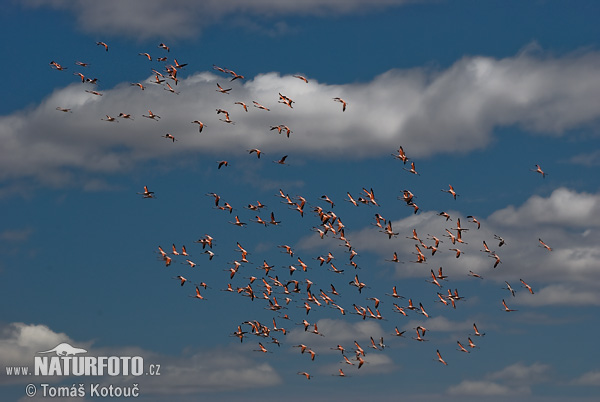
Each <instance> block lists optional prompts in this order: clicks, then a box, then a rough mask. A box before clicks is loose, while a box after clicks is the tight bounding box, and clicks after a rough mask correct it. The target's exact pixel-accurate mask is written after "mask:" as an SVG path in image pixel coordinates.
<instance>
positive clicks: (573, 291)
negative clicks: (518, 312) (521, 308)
mask: <svg viewBox="0 0 600 402" xmlns="http://www.w3.org/2000/svg"><path fill="white" fill-rule="evenodd" d="M534 292H535V294H534V295H533V296H535V297H532V296H531V295H530V294H529V292H528V291H527V290H523V291H522V292H519V293H517V302H518V303H519V304H522V305H526V306H599V305H600V294H599V293H598V289H597V288H596V287H595V286H592V287H588V286H586V285H585V284H580V285H579V286H577V287H576V286H574V285H565V284H553V285H548V286H545V287H543V288H541V289H539V290H538V289H534Z"/></svg>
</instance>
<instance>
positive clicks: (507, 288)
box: [502, 281, 515, 297]
mask: <svg viewBox="0 0 600 402" xmlns="http://www.w3.org/2000/svg"><path fill="white" fill-rule="evenodd" d="M504 283H506V287H505V288H502V289H506V290H508V291H509V292H510V293H511V294H512V295H513V297H515V290H514V289H513V288H512V287H511V286H510V283H508V282H506V281H504Z"/></svg>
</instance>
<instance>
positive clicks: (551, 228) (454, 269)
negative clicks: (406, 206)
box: [299, 188, 600, 308]
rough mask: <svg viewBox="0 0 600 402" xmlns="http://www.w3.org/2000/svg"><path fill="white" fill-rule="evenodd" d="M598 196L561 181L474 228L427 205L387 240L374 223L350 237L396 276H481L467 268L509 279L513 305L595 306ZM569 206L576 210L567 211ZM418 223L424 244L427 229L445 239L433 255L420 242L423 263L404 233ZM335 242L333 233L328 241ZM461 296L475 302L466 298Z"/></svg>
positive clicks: (316, 243) (304, 244)
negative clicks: (455, 238)
mask: <svg viewBox="0 0 600 402" xmlns="http://www.w3.org/2000/svg"><path fill="white" fill-rule="evenodd" d="M598 200H600V195H599V194H597V193H596V194H589V193H584V192H577V191H574V190H570V189H567V188H559V189H557V190H555V191H554V192H553V193H552V194H550V195H549V196H548V197H541V196H537V195H534V196H532V197H531V198H530V199H528V200H527V201H525V202H524V203H523V205H521V206H517V207H515V206H510V207H506V208H502V209H500V210H498V211H496V212H493V213H492V214H491V215H490V216H489V217H488V218H484V217H479V218H478V220H479V221H480V222H481V229H476V226H475V225H474V224H473V223H471V222H469V220H468V219H467V218H466V217H465V216H464V215H463V214H462V213H460V212H457V211H453V210H448V211H447V212H448V213H449V214H450V215H451V217H452V219H453V221H446V220H445V219H444V218H443V217H440V216H438V213H437V212H433V211H423V212H420V213H419V214H418V215H411V216H409V217H407V218H403V219H399V220H393V219H392V228H393V230H394V232H397V233H399V234H398V236H397V237H396V238H393V239H388V238H387V236H386V235H385V234H384V233H379V230H378V228H376V227H374V226H372V225H371V226H369V227H363V228H362V229H361V228H359V229H357V230H352V229H351V228H348V227H347V228H346V237H347V238H348V239H349V241H350V243H351V244H353V245H354V246H355V248H356V250H357V251H358V252H359V253H365V252H371V253H374V254H375V255H376V256H378V257H375V261H376V262H377V264H378V265H379V266H387V267H389V268H390V269H395V272H396V277H397V278H423V280H431V277H430V271H431V270H433V271H434V272H435V273H436V274H437V270H438V268H439V267H443V273H444V274H445V275H448V277H449V278H450V280H452V281H454V280H470V281H473V280H476V279H474V278H470V277H469V276H468V273H469V271H473V272H475V273H478V274H480V275H482V276H483V277H484V280H483V281H482V282H481V283H482V284H489V280H491V281H493V282H495V283H497V284H502V286H505V285H504V281H508V282H509V283H510V284H511V286H512V287H513V288H514V289H515V290H516V294H517V297H516V299H515V303H511V304H523V305H530V306H546V305H561V304H562V305H570V304H573V305H579V306H583V305H598V303H600V298H599V296H598V294H599V293H598V290H599V285H598V282H597V281H593V280H590V278H593V277H594V275H595V272H596V271H597V265H598V263H597V261H598V260H599V259H600V249H598V247H597V244H596V233H597V232H598V229H597V226H598ZM571 207H574V208H576V211H565V210H566V209H568V208H571ZM538 208H542V209H543V212H541V211H540V212H537V210H538ZM563 209H565V210H563ZM546 214H547V215H548V216H549V217H548V216H546ZM387 218H390V219H391V218H392V217H391V216H388V217H387ZM457 218H460V219H461V223H462V225H461V226H462V227H463V228H467V229H468V231H465V232H464V233H463V240H464V241H465V242H466V243H467V244H458V243H457V244H455V245H452V243H451V242H450V239H449V238H448V237H444V236H445V235H447V232H446V231H445V229H449V230H450V231H452V232H453V233H456V230H455V229H454V228H455V227H456V219H457ZM413 229H415V230H416V231H417V234H418V236H419V238H420V239H421V240H422V241H423V242H424V243H425V244H426V245H427V246H430V245H432V244H433V241H432V240H431V238H430V236H429V235H434V236H437V237H438V238H440V239H441V240H442V242H441V243H440V244H439V246H438V251H437V252H436V253H435V255H431V251H430V250H427V249H425V248H424V247H423V246H419V248H420V249H421V251H422V252H423V253H424V254H425V256H426V258H427V260H426V262H425V263H414V262H411V261H416V255H414V254H415V253H416V248H415V245H416V244H417V245H418V243H417V242H416V241H415V240H412V239H407V237H411V236H412V230H413ZM495 234H499V235H501V236H502V237H503V238H504V239H505V241H506V243H505V245H503V246H502V247H498V244H499V242H498V240H496V239H494V235H495ZM541 237H543V240H544V241H545V242H546V243H547V244H549V245H550V246H551V247H552V248H553V250H552V251H548V250H546V249H544V248H543V247H541V245H540V243H539V241H538V239H539V238H541ZM335 241H336V240H335V239H330V240H328V241H327V242H335ZM484 241H485V242H486V244H487V245H488V247H489V248H490V249H491V250H492V251H495V252H496V253H497V254H498V256H499V257H500V260H501V263H499V264H498V266H497V267H496V268H493V265H494V262H495V259H494V258H490V256H489V255H490V254H489V253H485V252H482V251H481V250H483V248H484V247H483V242H484ZM323 242H324V240H321V239H319V238H318V236H317V235H311V236H309V237H306V238H304V239H302V240H301V241H300V242H299V247H301V248H304V249H318V248H320V247H322V246H323V244H324V243H323ZM453 247H458V248H460V249H461V250H462V251H463V253H464V254H461V256H460V257H459V258H456V257H455V253H454V252H453V251H450V250H449V249H450V248H453ZM393 252H397V254H398V257H399V259H400V260H401V261H403V262H404V263H403V264H395V263H392V262H386V261H385V260H389V259H391V257H392V254H393ZM520 279H523V280H524V281H525V282H526V283H527V284H529V285H530V286H532V288H533V290H534V294H533V295H531V294H529V292H528V290H527V289H525V287H524V286H522V284H521V282H520ZM440 283H441V285H442V286H443V288H442V289H441V290H440V291H441V292H442V293H445V292H446V287H447V285H446V282H444V281H440ZM431 286H432V288H434V287H435V286H434V285H433V284H432V285H431ZM458 287H459V288H460V286H458ZM498 287H500V286H498ZM398 291H399V293H401V294H403V296H405V297H411V295H410V294H407V293H406V289H402V287H401V286H400V287H399V289H398ZM464 302H465V303H470V302H472V301H471V300H469V298H468V297H467V299H466V301H464ZM461 303H462V302H461ZM425 307H426V308H427V307H428V306H425Z"/></svg>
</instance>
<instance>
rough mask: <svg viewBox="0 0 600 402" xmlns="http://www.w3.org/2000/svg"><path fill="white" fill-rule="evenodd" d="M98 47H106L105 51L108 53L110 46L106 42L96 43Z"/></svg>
mask: <svg viewBox="0 0 600 402" xmlns="http://www.w3.org/2000/svg"><path fill="white" fill-rule="evenodd" d="M96 45H98V46H104V49H105V50H106V51H107V52H108V45H107V44H106V43H104V42H96Z"/></svg>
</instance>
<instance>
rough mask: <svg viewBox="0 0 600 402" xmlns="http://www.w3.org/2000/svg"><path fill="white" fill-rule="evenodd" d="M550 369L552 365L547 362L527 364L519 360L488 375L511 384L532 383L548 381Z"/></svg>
mask: <svg viewBox="0 0 600 402" xmlns="http://www.w3.org/2000/svg"><path fill="white" fill-rule="evenodd" d="M550 371H551V367H550V366H549V365H547V364H541V363H532V364H531V365H529V366H527V365H525V364H523V363H521V362H518V363H515V364H511V365H510V366H507V367H505V368H503V369H502V370H500V371H497V372H494V373H491V374H489V375H487V376H486V377H487V378H488V379H490V380H498V381H504V382H506V383H508V384H511V385H531V384H537V383H542V382H546V381H548V380H549V379H550Z"/></svg>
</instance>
